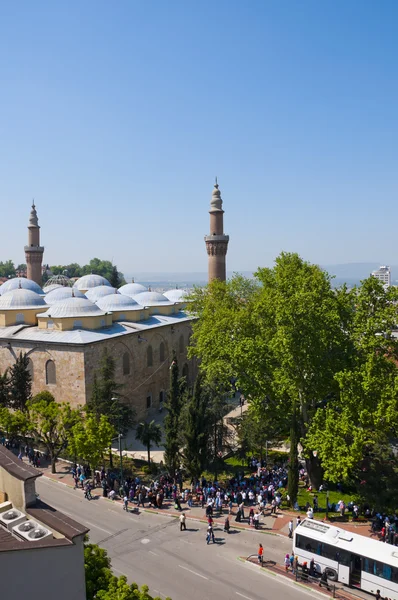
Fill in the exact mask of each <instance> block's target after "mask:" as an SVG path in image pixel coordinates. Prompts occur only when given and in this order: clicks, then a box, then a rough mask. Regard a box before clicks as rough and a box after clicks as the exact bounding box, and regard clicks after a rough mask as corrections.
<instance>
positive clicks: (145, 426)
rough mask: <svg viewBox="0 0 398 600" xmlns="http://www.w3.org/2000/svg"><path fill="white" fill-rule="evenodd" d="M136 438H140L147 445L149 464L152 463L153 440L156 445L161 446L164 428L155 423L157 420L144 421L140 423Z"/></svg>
mask: <svg viewBox="0 0 398 600" xmlns="http://www.w3.org/2000/svg"><path fill="white" fill-rule="evenodd" d="M135 439H136V440H139V441H140V442H141V443H142V444H144V446H145V447H146V449H147V452H148V465H150V464H151V448H152V442H154V443H155V444H156V446H159V444H160V442H161V441H162V429H161V427H160V425H158V424H157V423H155V421H151V422H150V423H148V422H147V421H142V422H141V423H138V425H137V431H136V434H135Z"/></svg>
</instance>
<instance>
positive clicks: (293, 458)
mask: <svg viewBox="0 0 398 600" xmlns="http://www.w3.org/2000/svg"><path fill="white" fill-rule="evenodd" d="M298 443H299V439H298V427H297V407H296V406H293V411H292V420H291V426H290V451H289V469H288V478H287V493H288V495H289V498H290V502H291V504H292V506H294V505H295V503H296V501H297V494H298V484H299V461H298V455H297V446H298Z"/></svg>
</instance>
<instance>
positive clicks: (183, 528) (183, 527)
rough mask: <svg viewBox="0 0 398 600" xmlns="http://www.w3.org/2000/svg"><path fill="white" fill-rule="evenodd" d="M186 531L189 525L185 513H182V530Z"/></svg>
mask: <svg viewBox="0 0 398 600" xmlns="http://www.w3.org/2000/svg"><path fill="white" fill-rule="evenodd" d="M182 530H184V531H186V530H187V526H186V524H185V513H181V514H180V531H182Z"/></svg>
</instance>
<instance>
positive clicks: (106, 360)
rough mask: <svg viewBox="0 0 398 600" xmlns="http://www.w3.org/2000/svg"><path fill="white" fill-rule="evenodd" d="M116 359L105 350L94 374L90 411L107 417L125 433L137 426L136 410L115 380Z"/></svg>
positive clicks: (115, 426) (117, 428)
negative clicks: (129, 403)
mask: <svg viewBox="0 0 398 600" xmlns="http://www.w3.org/2000/svg"><path fill="white" fill-rule="evenodd" d="M115 370H116V368H115V359H114V358H113V356H112V355H111V354H110V353H109V352H108V351H107V350H106V349H105V350H104V352H103V354H102V356H101V360H100V365H99V369H98V371H97V372H96V373H94V380H93V387H92V390H91V397H90V400H89V402H88V406H87V408H88V411H89V412H91V413H93V414H94V415H96V416H97V417H99V416H100V415H105V416H106V417H107V418H108V419H109V422H110V423H111V424H112V425H113V426H114V428H115V429H116V430H117V431H119V432H120V433H123V434H124V435H125V434H126V433H127V431H128V430H129V429H130V428H131V427H133V425H134V424H135V416H136V413H135V410H134V409H133V408H131V406H129V405H128V404H127V402H128V398H124V396H123V394H122V393H121V388H122V386H121V385H120V384H119V383H117V382H116V380H115Z"/></svg>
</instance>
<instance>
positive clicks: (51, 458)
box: [50, 454, 57, 473]
mask: <svg viewBox="0 0 398 600" xmlns="http://www.w3.org/2000/svg"><path fill="white" fill-rule="evenodd" d="M50 460H51V473H56V472H57V471H56V469H55V463H56V462H57V459H56V457H55V456H53V454H50Z"/></svg>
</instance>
